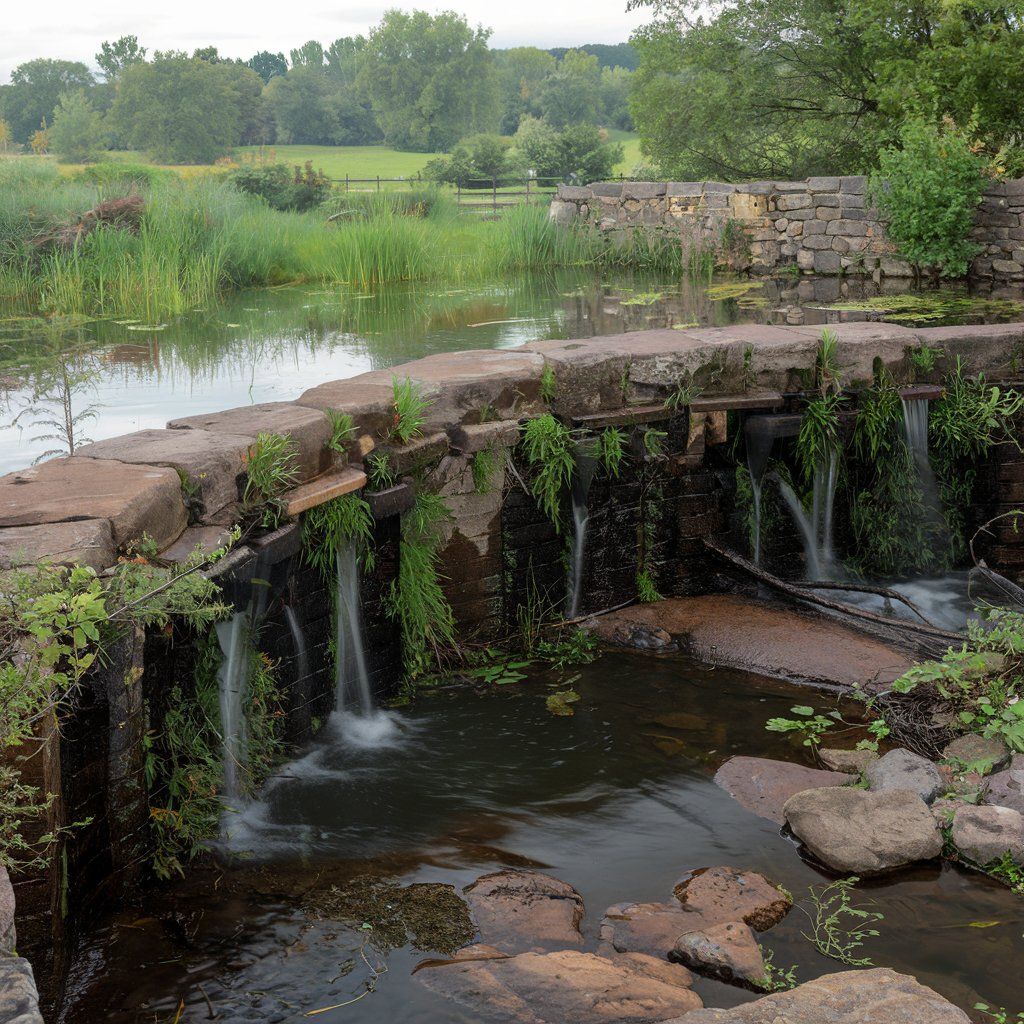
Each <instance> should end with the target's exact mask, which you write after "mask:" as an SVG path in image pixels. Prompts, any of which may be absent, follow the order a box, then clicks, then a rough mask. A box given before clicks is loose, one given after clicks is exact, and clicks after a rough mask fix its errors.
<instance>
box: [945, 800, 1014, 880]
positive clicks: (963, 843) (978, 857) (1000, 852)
mask: <svg viewBox="0 0 1024 1024" xmlns="http://www.w3.org/2000/svg"><path fill="white" fill-rule="evenodd" d="M952 839H953V844H954V845H955V846H956V848H957V849H958V850H959V851H960V852H961V853H962V854H963V855H964V856H965V857H966V858H967V859H968V860H970V861H973V863H975V864H979V865H982V866H984V865H985V864H991V863H992V861H996V860H1001V859H1002V857H1003V856H1004V855H1006V854H1007V853H1008V854H1009V855H1010V856H1011V857H1012V858H1013V859H1014V860H1015V861H1016V862H1017V863H1018V864H1024V817H1022V816H1021V815H1020V814H1019V813H1018V812H1017V811H1015V810H1013V809H1011V808H1009V807H995V806H984V807H974V806H972V805H970V804H963V805H961V806H960V807H958V808H957V809H956V811H955V813H954V816H953V830H952Z"/></svg>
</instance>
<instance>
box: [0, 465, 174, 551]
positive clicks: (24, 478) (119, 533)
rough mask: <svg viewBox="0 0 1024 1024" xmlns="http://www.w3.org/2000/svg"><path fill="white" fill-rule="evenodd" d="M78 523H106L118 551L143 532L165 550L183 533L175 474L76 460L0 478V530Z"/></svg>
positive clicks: (159, 468) (148, 467) (20, 471)
mask: <svg viewBox="0 0 1024 1024" xmlns="http://www.w3.org/2000/svg"><path fill="white" fill-rule="evenodd" d="M83 519H106V520H109V522H110V529H111V536H112V538H113V542H114V546H115V547H117V548H123V547H125V545H127V544H128V543H130V542H131V541H137V540H140V539H141V538H142V535H143V534H144V533H145V534H148V535H149V536H150V537H152V538H153V540H154V541H156V543H157V545H158V546H160V547H164V546H166V545H168V544H170V543H171V541H173V540H174V539H175V538H176V537H177V536H178V535H179V534H180V533H181V531H182V530H183V529H185V519H186V517H185V506H184V504H183V502H182V499H181V481H180V480H179V479H178V474H177V473H176V472H175V471H174V470H173V469H167V468H165V467H162V466H130V465H128V464H127V463H124V462H113V461H110V460H108V459H82V458H78V457H77V456H75V457H73V458H62V459H51V460H50V461H49V462H41V463H40V464H39V465H38V466H32V467H31V468H29V469H22V470H19V471H18V472H16V473H8V474H7V476H5V477H2V478H0V527H6V526H38V525H41V524H44V523H66V522H74V521H77V520H83Z"/></svg>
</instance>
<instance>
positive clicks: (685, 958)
mask: <svg viewBox="0 0 1024 1024" xmlns="http://www.w3.org/2000/svg"><path fill="white" fill-rule="evenodd" d="M669 956H670V957H671V958H672V959H673V960H675V961H678V962H679V963H682V964H685V965H686V966H687V967H690V968H692V969H693V970H695V971H697V973H698V974H705V975H707V976H708V977H709V978H717V979H718V980H719V981H725V982H730V983H732V984H737V985H746V986H749V987H750V988H758V987H760V986H761V984H762V983H763V981H764V977H765V967H764V958H763V957H762V956H761V947H760V946H759V945H758V944H757V939H755V938H754V933H753V932H752V931H751V930H750V928H749V927H748V926H747V925H745V924H743V923H742V922H741V921H730V922H729V923H728V924H715V925H711V926H710V927H709V928H706V929H704V930H703V931H695V932H685V933H684V934H683V935H680V936H679V938H678V939H676V944H675V946H674V947H673V949H672V952H671V953H670V954H669Z"/></svg>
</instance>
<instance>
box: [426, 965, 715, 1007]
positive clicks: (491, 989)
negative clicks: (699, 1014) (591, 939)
mask: <svg viewBox="0 0 1024 1024" xmlns="http://www.w3.org/2000/svg"><path fill="white" fill-rule="evenodd" d="M493 954H494V950H487V949H486V948H484V949H481V948H480V947H470V949H469V950H465V951H462V952H461V953H459V954H457V955H456V957H454V958H452V959H451V960H449V961H435V962H434V963H427V964H426V965H424V966H423V968H422V969H419V970H417V972H416V978H417V980H418V981H420V982H422V983H423V984H424V985H426V986H427V988H429V989H431V991H433V992H437V993H438V994H439V995H443V996H446V997H447V998H449V999H452V1000H454V1001H455V1002H457V1003H460V1004H461V1005H463V1006H466V1007H468V1008H469V1009H470V1010H471V1011H473V1013H474V1014H479V1015H480V1019H483V1020H491V1021H507V1022H515V1024H569V1022H572V1024H644V1022H654V1021H664V1020H671V1019H674V1018H677V1017H679V1016H680V1015H681V1014H684V1013H687V1012H688V1011H690V1010H694V1009H697V1008H699V1007H700V1005H701V1001H700V997H699V996H697V995H696V993H694V992H691V991H690V990H689V988H687V987H685V986H684V985H680V984H677V983H674V982H673V983H667V982H665V981H663V980H661V979H660V978H657V977H653V976H652V974H651V971H650V966H649V965H647V964H640V965H638V964H635V963H631V962H630V961H629V960H626V959H619V960H616V961H613V960H609V959H607V958H606V957H602V956H598V955H596V954H594V953H582V952H580V951H578V950H570V949H563V950H559V951H557V952H552V953H520V954H518V955H516V956H506V957H500V958H495V956H494V955H493Z"/></svg>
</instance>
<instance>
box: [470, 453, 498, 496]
mask: <svg viewBox="0 0 1024 1024" xmlns="http://www.w3.org/2000/svg"><path fill="white" fill-rule="evenodd" d="M471 469H472V473H473V489H474V490H475V491H476V493H477V494H488V493H490V490H491V481H492V480H493V479H494V474H495V473H496V472H497V471H498V454H497V452H495V450H494V449H493V448H484V449H483V450H482V451H479V452H477V453H476V454H475V455H474V456H473V461H472V464H471Z"/></svg>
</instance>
